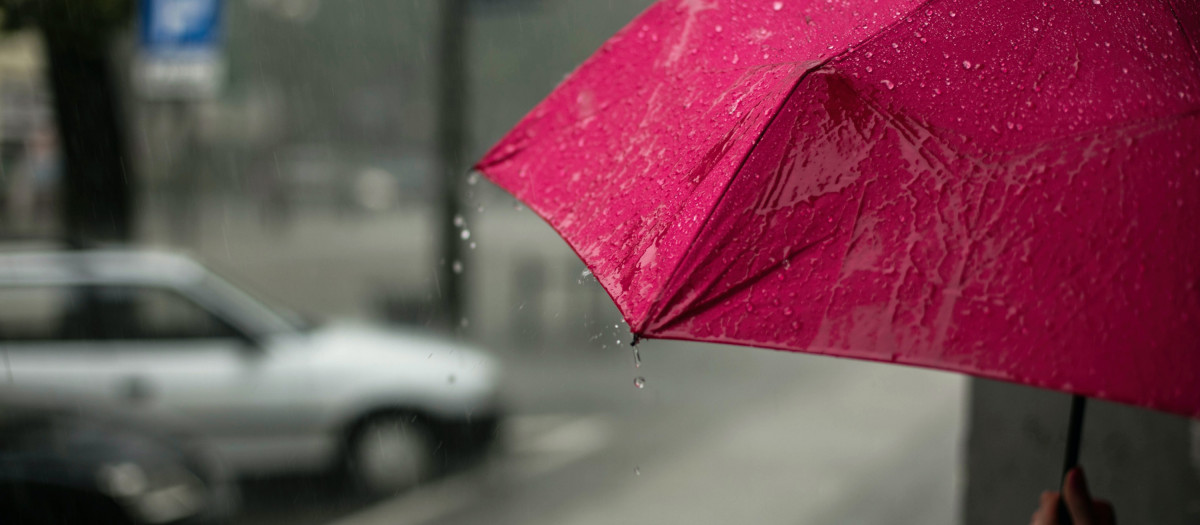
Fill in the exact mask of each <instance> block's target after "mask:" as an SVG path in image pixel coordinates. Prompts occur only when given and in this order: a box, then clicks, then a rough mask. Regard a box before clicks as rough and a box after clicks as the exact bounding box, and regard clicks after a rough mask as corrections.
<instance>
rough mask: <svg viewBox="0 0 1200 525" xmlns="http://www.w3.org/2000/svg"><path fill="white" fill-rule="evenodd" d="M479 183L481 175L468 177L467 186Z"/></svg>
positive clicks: (473, 174) (474, 174)
mask: <svg viewBox="0 0 1200 525" xmlns="http://www.w3.org/2000/svg"><path fill="white" fill-rule="evenodd" d="M477 182H479V173H472V174H470V175H468V176H467V184H470V185H472V186H474V185H475V183H477Z"/></svg>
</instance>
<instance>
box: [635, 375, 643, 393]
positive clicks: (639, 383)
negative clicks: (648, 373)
mask: <svg viewBox="0 0 1200 525" xmlns="http://www.w3.org/2000/svg"><path fill="white" fill-rule="evenodd" d="M633 386H636V387H637V388H638V389H639V390H641V389H643V388H646V378H644V377H642V376H637V377H635V378H633Z"/></svg>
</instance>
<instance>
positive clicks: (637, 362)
mask: <svg viewBox="0 0 1200 525" xmlns="http://www.w3.org/2000/svg"><path fill="white" fill-rule="evenodd" d="M633 367H634V368H641V367H642V352H641V351H640V350H638V347H637V346H634V347H633Z"/></svg>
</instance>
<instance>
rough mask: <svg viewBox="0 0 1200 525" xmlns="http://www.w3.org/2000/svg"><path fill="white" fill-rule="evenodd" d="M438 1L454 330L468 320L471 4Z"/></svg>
mask: <svg viewBox="0 0 1200 525" xmlns="http://www.w3.org/2000/svg"><path fill="white" fill-rule="evenodd" d="M438 4H439V6H440V12H439V28H438V29H439V30H438V73H437V97H438V98H437V110H438V119H437V153H438V164H439V166H438V168H439V169H438V185H439V190H440V191H439V194H440V195H439V210H438V213H437V215H436V217H437V226H436V228H437V231H438V232H439V235H438V239H439V242H440V247H439V248H440V251H441V256H440V260H439V261H438V270H437V271H438V282H439V285H438V288H439V290H440V293H441V306H442V314H443V316H444V318H445V321H446V322H447V323H449V326H450V327H451V328H452V329H453V327H455V326H458V325H459V323H461V322H462V321H463V314H464V299H465V297H464V296H465V294H464V289H463V279H462V277H463V276H462V271H463V270H464V269H465V268H466V265H465V263H466V261H463V249H462V239H461V238H460V237H459V232H458V230H457V228H456V226H455V224H454V223H455V220H454V218H455V217H456V216H458V215H459V214H460V213H461V210H462V202H461V194H460V188H459V180H460V179H461V178H462V177H461V176H462V174H463V173H465V172H466V169H467V166H466V165H465V162H464V150H465V146H466V120H467V119H466V113H467V112H466V98H467V71H466V37H467V34H466V15H467V5H466V1H465V0H441V1H440V2H438ZM456 263H457V264H456ZM456 269H457V271H456Z"/></svg>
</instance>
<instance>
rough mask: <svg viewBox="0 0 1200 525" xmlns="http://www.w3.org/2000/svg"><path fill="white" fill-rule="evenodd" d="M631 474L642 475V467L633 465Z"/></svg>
mask: <svg viewBox="0 0 1200 525" xmlns="http://www.w3.org/2000/svg"><path fill="white" fill-rule="evenodd" d="M633 475H634V476H641V475H642V468H641V467H633Z"/></svg>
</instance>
